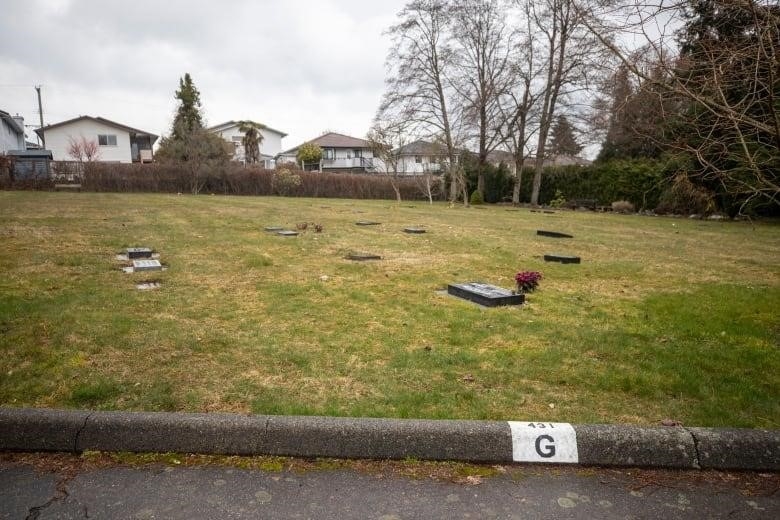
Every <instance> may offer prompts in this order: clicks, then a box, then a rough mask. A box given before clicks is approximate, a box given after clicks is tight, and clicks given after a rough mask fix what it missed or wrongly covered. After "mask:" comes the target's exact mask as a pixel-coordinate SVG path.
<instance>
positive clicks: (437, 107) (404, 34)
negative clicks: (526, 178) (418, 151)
mask: <svg viewBox="0 0 780 520" xmlns="http://www.w3.org/2000/svg"><path fill="white" fill-rule="evenodd" d="M451 8H452V6H451V5H450V2H449V1H447V0H413V1H411V2H409V3H407V4H406V5H405V6H404V8H403V9H402V10H401V12H400V13H399V14H398V17H399V19H400V21H399V22H398V23H397V24H395V25H393V26H392V27H390V29H389V30H388V33H389V34H390V35H391V36H392V38H393V48H392V50H391V51H390V54H389V55H388V58H387V67H388V80H387V81H386V84H387V89H386V92H385V95H384V97H383V99H382V103H381V105H380V107H379V110H378V113H377V119H379V120H382V119H386V118H388V117H390V115H391V114H392V117H393V118H397V119H403V120H406V121H407V122H409V123H410V125H414V126H416V127H417V129H416V132H417V133H418V134H428V135H434V134H440V135H442V137H443V142H444V145H445V146H446V148H447V156H448V161H447V163H448V173H449V176H450V200H451V202H454V201H456V200H457V198H458V194H459V193H460V191H461V189H462V187H463V186H465V181H464V179H463V173H462V170H461V169H459V168H458V167H457V156H458V153H457V148H456V140H455V139H456V135H455V130H454V125H453V120H454V119H455V117H456V114H455V113H454V112H453V111H452V109H451V103H450V94H451V92H450V90H451V87H450V82H449V79H448V74H449V73H450V68H451V66H452V57H453V53H452V49H451V48H450V47H449V46H448V44H447V28H448V24H449V23H450V11H451ZM464 202H465V203H466V204H468V198H466V200H465V201H464Z"/></svg>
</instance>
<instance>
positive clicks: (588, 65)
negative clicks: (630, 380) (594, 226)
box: [517, 0, 608, 204]
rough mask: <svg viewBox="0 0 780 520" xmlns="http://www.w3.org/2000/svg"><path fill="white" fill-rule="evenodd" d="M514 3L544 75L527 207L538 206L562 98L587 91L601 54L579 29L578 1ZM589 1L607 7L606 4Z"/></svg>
mask: <svg viewBox="0 0 780 520" xmlns="http://www.w3.org/2000/svg"><path fill="white" fill-rule="evenodd" d="M517 1H518V2H519V3H520V5H525V6H526V7H525V10H526V11H527V12H528V13H529V14H530V17H531V20H532V26H533V27H534V29H535V31H536V32H537V33H538V37H534V38H533V45H536V46H537V48H538V51H537V55H538V56H539V57H540V58H541V59H542V60H543V62H542V63H540V66H541V67H542V68H543V70H544V72H545V77H544V79H543V80H542V82H541V90H540V99H541V107H540V115H539V132H538V135H537V144H536V159H535V161H534V179H533V187H532V191H531V204H538V203H539V190H540V188H541V184H542V171H543V168H544V159H545V155H546V150H547V138H548V136H549V133H550V128H551V127H552V124H553V121H554V119H555V115H556V110H557V109H558V106H559V104H560V103H561V101H562V100H563V99H564V98H566V97H569V98H571V97H573V96H575V95H577V94H578V93H582V92H583V91H585V90H587V89H588V88H590V82H591V80H592V76H593V74H596V73H598V72H600V71H601V70H602V66H601V64H600V63H601V61H602V57H603V52H601V51H602V49H600V48H599V46H598V41H597V40H596V39H595V38H593V37H592V36H591V35H590V34H589V33H588V31H587V29H586V27H585V26H584V25H583V15H582V11H581V8H580V6H578V5H576V3H577V1H578V0H517ZM592 1H593V2H594V3H608V1H606V0H592ZM584 2H585V0H583V2H581V3H584ZM529 4H530V5H529Z"/></svg>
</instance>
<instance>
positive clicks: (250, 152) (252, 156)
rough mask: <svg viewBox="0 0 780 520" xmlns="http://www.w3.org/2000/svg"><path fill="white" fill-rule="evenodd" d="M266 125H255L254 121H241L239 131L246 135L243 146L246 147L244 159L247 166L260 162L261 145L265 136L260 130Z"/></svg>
mask: <svg viewBox="0 0 780 520" xmlns="http://www.w3.org/2000/svg"><path fill="white" fill-rule="evenodd" d="M263 128H265V125H263V124H260V123H255V122H254V121H239V122H238V129H239V130H240V131H241V132H242V133H243V134H244V137H243V138H242V139H241V144H243V145H244V158H245V161H246V164H255V163H258V162H260V143H262V142H263V134H261V133H260V130H262V129H263Z"/></svg>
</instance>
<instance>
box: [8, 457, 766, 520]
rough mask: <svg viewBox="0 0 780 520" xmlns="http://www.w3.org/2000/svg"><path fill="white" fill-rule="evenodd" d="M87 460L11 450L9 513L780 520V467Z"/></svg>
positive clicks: (381, 519) (44, 516)
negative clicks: (273, 465)
mask: <svg viewBox="0 0 780 520" xmlns="http://www.w3.org/2000/svg"><path fill="white" fill-rule="evenodd" d="M82 461H83V459H82V458H79V457H77V456H73V455H40V456H39V455H18V456H17V455H9V454H5V455H3V456H2V457H1V458H0V518H3V519H5V518H13V519H25V518H29V519H47V518H58V519H69V518H74V519H75V518H111V519H115V518H117V519H124V518H127V519H163V518H164V519H178V518H182V519H184V518H186V519H200V518H203V519H206V518H208V519H212V518H220V519H228V518H231V519H232V518H252V519H256V518H274V519H276V518H296V519H305V518H312V519H330V518H333V519H351V518H355V519H377V520H398V519H416V518H425V519H436V518H446V519H458V518H472V519H491V518H501V519H533V518H605V519H607V518H620V519H629V518H632V519H634V518H636V519H638V518H663V519H673V518H686V519H688V518H729V519H739V518H751V519H752V518H767V519H776V518H780V489H779V486H780V474H777V473H770V474H766V473H764V474H758V473H722V472H702V471H687V472H684V471H658V470H652V471H648V470H614V469H612V470H606V469H590V468H586V469H583V468H571V467H540V466H494V467H486V469H488V470H490V471H493V472H495V473H496V474H495V475H493V476H487V477H478V476H475V475H474V473H475V471H474V469H473V468H471V469H468V470H466V471H464V470H462V469H459V468H460V467H459V466H448V465H446V464H443V465H442V464H438V465H431V464H425V463H420V464H419V467H418V468H416V467H415V464H417V463H410V462H405V463H404V462H395V463H385V462H370V463H360V462H358V463H343V464H342V463H339V464H333V465H329V464H325V465H317V464H314V463H309V466H306V465H303V466H301V465H297V466H296V465H295V464H285V469H281V470H280V471H260V470H245V469H239V468H237V467H234V466H224V465H194V466H192V465H186V464H181V465H176V464H170V465H166V464H153V465H143V466H140V467H130V466H125V465H119V464H116V463H109V464H105V463H104V464H97V465H94V464H84V463H83V462H82ZM476 473H478V471H476ZM469 474H470V476H469Z"/></svg>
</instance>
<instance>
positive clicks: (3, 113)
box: [0, 110, 24, 135]
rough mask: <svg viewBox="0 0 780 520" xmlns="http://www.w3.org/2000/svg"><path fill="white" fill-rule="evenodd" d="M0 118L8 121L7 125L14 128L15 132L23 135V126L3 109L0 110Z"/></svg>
mask: <svg viewBox="0 0 780 520" xmlns="http://www.w3.org/2000/svg"><path fill="white" fill-rule="evenodd" d="M0 119H2V120H3V121H5V122H6V123H8V126H10V127H11V128H13V129H14V130H16V133H18V134H22V135H24V128H23V127H21V126H19V122H18V121H17V120H16V119H14V118H13V116H11V114H9V113H8V112H6V111H5V110H0Z"/></svg>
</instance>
